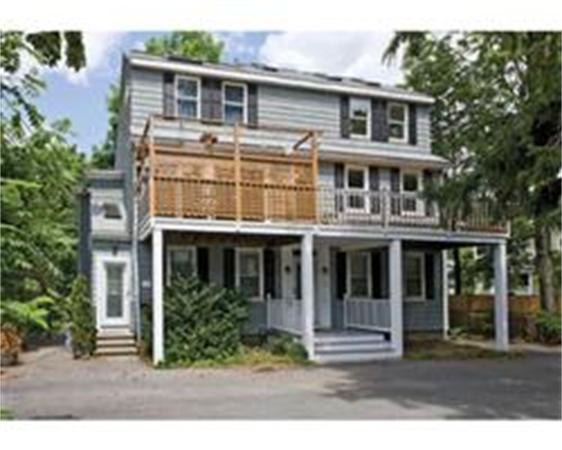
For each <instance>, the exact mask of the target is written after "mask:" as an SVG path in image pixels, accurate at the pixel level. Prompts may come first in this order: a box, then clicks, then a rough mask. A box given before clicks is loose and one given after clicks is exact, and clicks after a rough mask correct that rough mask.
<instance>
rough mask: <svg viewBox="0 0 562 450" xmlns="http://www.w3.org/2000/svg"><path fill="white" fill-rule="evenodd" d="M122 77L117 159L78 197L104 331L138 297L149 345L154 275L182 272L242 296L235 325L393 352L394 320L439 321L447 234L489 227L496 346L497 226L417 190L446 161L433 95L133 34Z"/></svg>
mask: <svg viewBox="0 0 562 450" xmlns="http://www.w3.org/2000/svg"><path fill="white" fill-rule="evenodd" d="M121 88H122V99H121V101H122V104H121V115H120V119H119V129H118V148H117V150H116V163H115V169H114V170H111V171H94V172H91V173H90V174H89V175H88V177H87V182H86V187H85V189H84V193H83V195H82V197H81V202H82V205H83V208H82V214H81V218H82V221H81V229H82V233H81V241H80V245H81V252H80V253H81V262H80V270H81V272H82V273H84V274H85V275H86V276H87V277H88V278H89V280H90V282H91V291H92V298H93V301H94V302H95V306H96V320H97V327H98V332H99V334H100V336H111V333H113V335H114V336H118V337H119V336H120V333H124V331H125V330H126V331H127V333H128V336H129V337H131V336H136V338H137V339H138V336H139V331H140V319H139V317H140V310H141V308H143V307H147V308H149V309H150V310H151V312H152V327H153V329H152V330H148V331H151V332H152V337H153V360H154V363H158V362H160V361H162V359H163V355H164V342H163V339H164V338H163V336H164V334H163V330H164V327H165V326H166V324H165V321H164V318H163V301H164V300H163V288H164V286H165V285H166V283H168V282H169V280H170V276H171V274H173V273H181V274H191V273H195V274H198V276H199V277H200V278H201V279H203V280H204V281H207V282H209V283H215V284H217V285H221V286H227V287H234V288H238V289H240V290H241V291H242V292H243V293H244V294H245V295H246V296H247V297H248V298H249V302H250V303H251V318H250V320H249V323H248V326H247V332H248V333H256V332H264V331H267V330H280V331H284V332H288V333H291V334H292V335H294V336H297V337H298V338H299V339H301V340H302V342H303V344H304V346H305V347H306V349H307V351H308V353H309V356H310V358H311V359H312V360H314V361H319V362H335V361H361V360H371V359H378V358H400V357H401V356H402V354H403V336H404V334H405V333H408V332H416V331H424V332H436V333H442V332H446V330H447V327H448V324H447V323H448V318H447V306H446V305H447V289H445V288H444V286H445V273H446V253H445V252H446V249H448V248H452V247H454V246H474V245H488V246H490V247H491V248H493V251H494V255H495V283H496V295H495V307H496V314H495V316H496V343H497V347H498V348H499V349H503V350H505V349H507V346H508V334H507V333H508V332H507V277H506V239H507V238H508V230H507V228H506V227H505V225H503V224H498V223H495V222H494V221H493V220H492V218H491V217H490V216H488V215H487V209H486V207H485V206H486V205H476V204H475V205H474V207H473V208H472V213H471V214H470V215H468V216H467V217H449V216H448V215H447V214H445V213H444V212H442V211H440V210H439V208H438V206H437V205H436V204H434V203H433V202H431V201H429V200H426V198H425V197H424V187H426V186H428V185H430V184H431V183H438V182H439V179H440V174H441V173H442V171H443V170H444V169H445V168H446V167H447V161H446V160H444V159H443V158H441V157H439V156H437V155H435V154H433V153H432V151H431V134H430V110H431V106H432V103H433V99H432V98H430V97H428V96H427V95H424V94H422V93H417V92H411V91H409V90H405V89H401V88H396V87H386V86H382V85H380V84H378V83H374V82H371V81H364V80H360V79H354V78H342V77H335V76H330V75H325V74H319V73H305V72H300V71H294V70H284V69H279V68H276V67H270V66H264V65H248V66H241V65H227V64H210V63H202V62H200V61H192V60H186V59H182V58H177V57H173V56H169V57H157V56H151V55H148V54H145V53H142V52H138V51H132V52H130V53H129V54H127V55H125V56H124V58H123V63H122V77H121ZM144 331H145V332H146V331H147V330H144Z"/></svg>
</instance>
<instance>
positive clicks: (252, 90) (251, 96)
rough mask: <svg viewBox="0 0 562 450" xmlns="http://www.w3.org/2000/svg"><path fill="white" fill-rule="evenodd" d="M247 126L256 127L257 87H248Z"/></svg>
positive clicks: (254, 85)
mask: <svg viewBox="0 0 562 450" xmlns="http://www.w3.org/2000/svg"><path fill="white" fill-rule="evenodd" d="M248 125H250V126H253V127H257V126H258V86H257V85H256V84H249V85H248Z"/></svg>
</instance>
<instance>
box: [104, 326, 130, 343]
mask: <svg viewBox="0 0 562 450" xmlns="http://www.w3.org/2000/svg"><path fill="white" fill-rule="evenodd" d="M96 337H97V338H98V339H100V340H106V339H107V340H109V339H126V338H133V339H134V337H135V335H134V334H133V332H132V331H131V330H129V329H128V328H104V329H102V330H99V331H98V332H97V335H96Z"/></svg>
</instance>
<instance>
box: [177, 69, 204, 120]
mask: <svg viewBox="0 0 562 450" xmlns="http://www.w3.org/2000/svg"><path fill="white" fill-rule="evenodd" d="M176 107H177V112H176V115H177V116H178V117H188V118H197V117H199V80H197V79H194V78H182V77H178V78H177V82H176Z"/></svg>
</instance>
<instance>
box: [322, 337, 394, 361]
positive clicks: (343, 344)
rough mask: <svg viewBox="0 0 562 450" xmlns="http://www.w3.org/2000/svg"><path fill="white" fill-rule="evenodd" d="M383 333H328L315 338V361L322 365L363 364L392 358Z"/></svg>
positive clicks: (389, 345)
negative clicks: (340, 363) (339, 363)
mask: <svg viewBox="0 0 562 450" xmlns="http://www.w3.org/2000/svg"><path fill="white" fill-rule="evenodd" d="M393 355H394V352H393V348H392V345H391V344H390V342H388V341H387V340H386V338H385V336H384V334H383V333H374V332H373V333H361V332H358V333H354V332H350V333H334V334H331V333H327V334H325V335H322V334H317V335H316V336H315V337H314V360H315V361H316V362H320V363H338V362H342V363H343V362H362V361H374V360H377V359H384V358H392V357H393Z"/></svg>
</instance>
